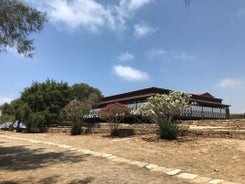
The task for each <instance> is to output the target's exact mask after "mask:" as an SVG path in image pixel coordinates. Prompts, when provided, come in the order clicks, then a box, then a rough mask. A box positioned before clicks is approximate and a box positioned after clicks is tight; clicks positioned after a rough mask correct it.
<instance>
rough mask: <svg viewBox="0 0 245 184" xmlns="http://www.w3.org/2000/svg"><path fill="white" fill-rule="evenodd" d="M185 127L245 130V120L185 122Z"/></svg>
mask: <svg viewBox="0 0 245 184" xmlns="http://www.w3.org/2000/svg"><path fill="white" fill-rule="evenodd" d="M181 124H183V125H196V126H213V127H227V128H228V127H229V128H232V129H239V128H245V119H220V120H185V121H182V122H181Z"/></svg>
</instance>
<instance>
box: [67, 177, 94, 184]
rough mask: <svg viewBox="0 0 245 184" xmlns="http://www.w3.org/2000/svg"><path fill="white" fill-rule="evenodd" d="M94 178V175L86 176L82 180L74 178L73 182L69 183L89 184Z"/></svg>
mask: <svg viewBox="0 0 245 184" xmlns="http://www.w3.org/2000/svg"><path fill="white" fill-rule="evenodd" d="M93 180H94V178H93V177H86V178H84V179H82V180H72V181H71V182H69V184H88V183H91V182H92V181H93Z"/></svg>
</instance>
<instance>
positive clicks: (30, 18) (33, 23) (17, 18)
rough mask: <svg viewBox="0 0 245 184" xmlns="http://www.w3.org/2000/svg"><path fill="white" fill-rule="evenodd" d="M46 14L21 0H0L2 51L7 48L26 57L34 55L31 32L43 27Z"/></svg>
mask: <svg viewBox="0 0 245 184" xmlns="http://www.w3.org/2000/svg"><path fill="white" fill-rule="evenodd" d="M45 21H46V14H45V13H42V12H40V11H38V10H36V9H33V8H31V7H29V6H27V5H26V4H25V3H23V2H21V1H19V0H0V52H2V51H5V50H6V49H7V48H12V49H14V50H16V51H17V52H18V53H19V54H22V55H24V56H25V57H32V55H33V50H34V46H33V40H32V39H30V38H28V37H29V36H30V34H31V33H35V32H38V31H40V30H42V29H43V25H44V22H45Z"/></svg>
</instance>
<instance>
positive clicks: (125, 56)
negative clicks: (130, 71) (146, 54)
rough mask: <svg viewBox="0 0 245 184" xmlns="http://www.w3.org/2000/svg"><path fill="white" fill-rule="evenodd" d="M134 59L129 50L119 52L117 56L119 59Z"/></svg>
mask: <svg viewBox="0 0 245 184" xmlns="http://www.w3.org/2000/svg"><path fill="white" fill-rule="evenodd" d="M133 59H134V55H133V54H131V53H130V52H128V51H126V52H123V53H121V54H120V55H119V56H118V60H119V61H129V60H133Z"/></svg>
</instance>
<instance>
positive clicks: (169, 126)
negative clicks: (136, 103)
mask: <svg viewBox="0 0 245 184" xmlns="http://www.w3.org/2000/svg"><path fill="white" fill-rule="evenodd" d="M158 125H159V133H160V139H167V140H174V139H177V137H178V136H179V135H180V129H179V127H178V126H177V125H176V124H175V123H174V122H171V121H168V120H166V119H160V120H158Z"/></svg>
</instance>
